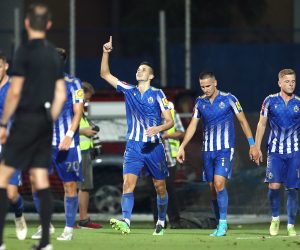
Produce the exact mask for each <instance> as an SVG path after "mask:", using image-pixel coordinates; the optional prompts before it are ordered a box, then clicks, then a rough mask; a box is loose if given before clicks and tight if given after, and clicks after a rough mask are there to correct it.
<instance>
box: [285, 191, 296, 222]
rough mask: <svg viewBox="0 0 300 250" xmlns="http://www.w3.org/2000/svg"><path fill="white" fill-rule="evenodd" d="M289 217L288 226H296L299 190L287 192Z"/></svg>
mask: <svg viewBox="0 0 300 250" xmlns="http://www.w3.org/2000/svg"><path fill="white" fill-rule="evenodd" d="M286 209H287V215H288V224H292V225H294V224H295V217H296V215H297V211H298V190H296V189H294V188H293V189H288V190H287V204H286Z"/></svg>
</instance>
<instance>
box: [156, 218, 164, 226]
mask: <svg viewBox="0 0 300 250" xmlns="http://www.w3.org/2000/svg"><path fill="white" fill-rule="evenodd" d="M156 225H161V226H162V227H165V221H164V220H159V219H158V220H157V222H156Z"/></svg>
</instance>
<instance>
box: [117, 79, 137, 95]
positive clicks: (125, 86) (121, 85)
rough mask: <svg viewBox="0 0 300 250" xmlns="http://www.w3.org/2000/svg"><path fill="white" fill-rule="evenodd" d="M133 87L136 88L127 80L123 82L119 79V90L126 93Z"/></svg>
mask: <svg viewBox="0 0 300 250" xmlns="http://www.w3.org/2000/svg"><path fill="white" fill-rule="evenodd" d="M132 88H134V86H133V85H131V84H129V83H127V82H123V81H120V80H118V82H117V91H118V92H123V93H124V94H125V93H126V92H127V91H128V90H130V89H132Z"/></svg>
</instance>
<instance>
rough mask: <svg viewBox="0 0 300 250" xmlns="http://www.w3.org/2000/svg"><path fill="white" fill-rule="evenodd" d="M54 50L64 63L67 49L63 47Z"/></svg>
mask: <svg viewBox="0 0 300 250" xmlns="http://www.w3.org/2000/svg"><path fill="white" fill-rule="evenodd" d="M56 51H57V53H58V54H59V56H60V57H61V60H62V61H63V62H64V63H65V62H66V61H67V58H68V54H67V51H66V50H65V49H63V48H56Z"/></svg>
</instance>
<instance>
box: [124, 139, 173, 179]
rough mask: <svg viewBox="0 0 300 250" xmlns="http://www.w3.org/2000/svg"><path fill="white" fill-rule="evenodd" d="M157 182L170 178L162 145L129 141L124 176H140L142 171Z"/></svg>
mask: <svg viewBox="0 0 300 250" xmlns="http://www.w3.org/2000/svg"><path fill="white" fill-rule="evenodd" d="M142 169H143V170H144V173H145V175H151V176H152V177H153V178H154V179H156V180H164V179H166V177H167V176H168V164H167V161H166V155H165V150H164V147H163V145H162V143H151V142H138V141H133V140H129V141H128V142H127V144H126V150H125V153H124V165H123V175H125V174H134V175H137V176H139V175H140V173H141V170H142Z"/></svg>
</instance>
